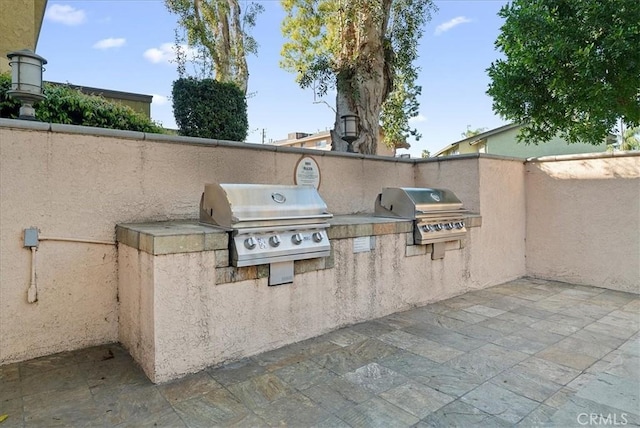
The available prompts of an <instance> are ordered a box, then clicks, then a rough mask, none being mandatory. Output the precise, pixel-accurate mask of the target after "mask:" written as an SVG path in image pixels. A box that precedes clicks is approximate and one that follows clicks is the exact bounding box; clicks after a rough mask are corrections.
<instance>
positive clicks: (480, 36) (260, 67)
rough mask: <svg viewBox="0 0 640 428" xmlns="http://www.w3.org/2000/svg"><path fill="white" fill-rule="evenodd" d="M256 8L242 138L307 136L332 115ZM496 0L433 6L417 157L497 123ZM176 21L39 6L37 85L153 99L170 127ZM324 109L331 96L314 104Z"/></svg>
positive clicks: (425, 41) (104, 8)
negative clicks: (493, 83) (490, 73)
mask: <svg viewBox="0 0 640 428" xmlns="http://www.w3.org/2000/svg"><path fill="white" fill-rule="evenodd" d="M261 3H262V4H263V5H264V6H265V12H264V13H263V14H261V15H260V16H259V17H258V22H257V25H256V27H255V28H254V30H253V32H252V34H253V35H254V37H255V38H256V40H257V41H258V43H259V44H260V47H259V51H258V55H257V56H251V57H250V58H249V73H250V78H249V92H250V93H255V94H254V96H253V97H251V98H250V99H249V100H248V106H249V110H248V113H249V136H248V138H247V141H248V142H252V143H261V142H262V135H263V130H264V135H265V137H266V141H267V142H268V141H269V140H279V139H283V138H286V136H287V134H288V133H289V132H317V131H322V130H325V129H329V128H330V127H332V126H333V112H332V111H331V110H330V109H329V107H327V105H325V104H323V103H314V95H313V92H312V91H311V90H310V89H307V90H303V89H300V88H299V87H298V85H297V84H296V83H295V80H294V79H295V76H294V75H293V74H291V73H288V72H286V71H284V70H282V69H281V68H280V67H279V65H278V63H279V61H280V48H281V46H282V44H283V40H284V39H283V38H282V35H281V32H280V23H281V22H282V18H283V17H284V13H283V11H282V9H281V7H280V4H279V1H277V0H267V1H261ZM504 3H505V2H504V1H493V0H484V1H483V0H442V1H437V2H436V5H437V6H438V9H439V10H438V11H437V12H436V13H435V14H434V15H433V18H432V20H431V22H429V23H428V24H427V26H426V28H425V31H424V35H423V37H422V39H421V42H420V48H419V55H420V58H419V61H418V66H419V67H420V68H421V71H420V74H419V78H418V84H419V85H421V86H422V96H421V98H420V115H419V116H418V117H417V118H415V119H414V120H413V121H412V125H413V126H415V127H416V128H417V129H418V130H419V132H420V133H421V134H422V138H421V139H420V140H419V141H417V142H416V141H410V142H411V149H409V150H400V151H399V153H410V154H411V155H412V156H415V157H419V156H420V153H421V152H422V150H424V149H426V150H429V151H431V153H434V152H436V151H437V150H439V149H441V148H442V147H444V146H446V145H447V144H450V143H452V142H454V141H457V140H459V139H461V138H462V137H461V133H462V132H464V131H465V130H466V128H467V126H470V127H471V128H472V129H475V128H487V129H491V128H495V127H498V126H501V125H503V124H505V123H506V122H505V121H504V120H502V119H501V118H499V117H498V116H496V115H495V114H494V113H493V111H492V110H491V98H489V97H488V96H487V95H486V94H485V91H486V89H487V85H488V83H489V80H488V77H487V75H486V69H487V67H489V65H490V64H491V62H492V61H494V60H495V59H497V58H498V57H499V53H498V52H496V51H495V49H494V42H495V40H496V37H497V36H498V34H499V31H500V26H501V25H502V20H501V18H499V17H498V16H497V12H498V10H499V9H500V7H501V6H502V5H503V4H504ZM176 25H177V24H176V16H174V15H172V14H170V13H169V12H168V11H167V10H166V8H165V7H164V2H163V1H162V0H91V1H73V0H66V1H64V0H60V1H59V0H49V2H48V5H47V12H46V14H45V19H44V23H43V26H42V30H41V34H40V40H39V43H38V48H37V52H38V54H39V55H42V56H43V57H45V58H46V59H47V60H48V64H47V66H46V71H45V75H44V77H45V79H46V80H50V81H57V82H69V83H73V84H75V85H85V86H91V87H98V88H105V89H112V90H118V91H126V92H135V93H141V94H148V95H153V96H154V102H153V104H152V107H151V115H152V118H153V119H154V120H157V121H159V122H161V123H162V124H163V125H164V126H166V127H175V121H174V119H173V112H172V108H171V102H170V95H171V84H172V82H173V81H174V80H175V79H176V78H177V72H176V66H175V64H173V63H170V62H168V61H167V60H168V59H169V58H170V57H171V53H170V48H171V46H172V45H173V44H174V29H175V28H176ZM324 100H325V101H326V102H327V103H329V104H332V105H333V104H334V99H333V98H332V97H327V98H325V99H324Z"/></svg>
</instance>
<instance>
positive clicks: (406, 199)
mask: <svg viewBox="0 0 640 428" xmlns="http://www.w3.org/2000/svg"><path fill="white" fill-rule="evenodd" d="M375 209H376V214H379V215H380V214H382V215H389V214H390V215H393V216H397V217H404V218H411V219H416V218H420V217H421V216H424V215H429V214H433V213H445V212H452V211H457V210H462V202H461V201H460V199H458V198H457V197H456V195H455V194H454V193H453V192H452V191H450V190H447V189H432V188H426V187H425V188H421V187H385V188H384V189H382V193H381V194H380V195H378V200H377V201H376V207H375Z"/></svg>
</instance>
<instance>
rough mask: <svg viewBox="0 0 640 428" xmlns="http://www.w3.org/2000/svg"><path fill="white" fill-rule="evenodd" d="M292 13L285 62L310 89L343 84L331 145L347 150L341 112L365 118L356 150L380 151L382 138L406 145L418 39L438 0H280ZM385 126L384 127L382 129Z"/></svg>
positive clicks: (413, 110)
mask: <svg viewBox="0 0 640 428" xmlns="http://www.w3.org/2000/svg"><path fill="white" fill-rule="evenodd" d="M281 3H282V6H283V8H284V10H285V12H286V17H285V19H284V21H283V23H282V32H283V34H284V36H285V37H286V38H287V39H288V41H287V42H286V43H285V44H284V46H283V48H282V57H283V58H282V61H281V66H282V67H283V68H284V69H286V70H288V71H291V72H294V73H296V80H297V82H298V83H299V84H300V86H302V87H303V88H306V87H312V86H313V87H317V88H318V92H319V93H320V94H321V95H324V94H326V92H327V90H328V89H329V88H335V89H336V93H337V95H336V116H335V123H334V129H333V130H332V131H331V139H332V148H333V149H334V150H338V151H346V149H347V145H346V143H345V142H344V141H342V139H341V138H340V137H341V131H340V117H341V116H343V115H346V114H356V115H357V116H358V117H359V118H360V129H359V137H358V139H357V140H356V141H354V143H353V148H354V151H356V152H361V153H368V154H375V153H376V149H377V142H378V139H379V138H380V136H381V135H384V137H383V138H384V141H385V143H387V144H388V145H389V146H391V147H394V146H396V147H397V146H403V145H404V146H405V147H406V138H407V137H408V136H409V135H414V136H416V137H418V138H419V135H418V133H417V131H416V130H415V129H411V128H410V126H409V119H410V118H412V117H415V116H417V114H418V101H417V97H418V95H419V94H420V91H421V88H420V86H418V85H416V79H417V76H418V69H417V68H416V66H415V65H414V61H415V59H416V58H417V47H418V41H419V39H420V37H421V35H422V31H423V27H424V24H425V23H426V22H427V21H428V20H429V19H430V16H431V15H430V14H431V11H432V10H434V6H433V4H432V1H431V0H281ZM380 123H382V127H383V130H384V132H382V133H381V132H380Z"/></svg>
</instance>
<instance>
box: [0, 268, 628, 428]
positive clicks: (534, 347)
mask: <svg viewBox="0 0 640 428" xmlns="http://www.w3.org/2000/svg"><path fill="white" fill-rule="evenodd" d="M639 314H640V296H638V295H633V294H627V293H622V292H616V291H610V290H604V289H600V288H593V287H584V286H577V285H571V284H564V283H557V282H550V281H541V280H535V279H519V280H516V281H512V282H509V283H507V284H503V285H500V286H496V287H492V288H489V289H486V290H481V291H475V292H469V293H467V294H464V295H461V296H458V297H455V298H452V299H448V300H445V301H442V302H438V303H434V304H431V305H428V306H424V307H421V308H416V309H413V310H410V311H406V312H401V313H397V314H393V315H390V316H387V317H384V318H381V319H377V320H375V321H370V322H365V323H362V324H358V325H354V326H350V327H347V328H343V329H341V330H338V331H335V332H332V333H329V334H325V335H323V336H320V337H318V338H315V339H310V340H307V341H305V342H301V343H297V344H293V345H290V346H287V347H284V348H281V349H277V350H275V351H270V352H267V353H264V354H261V355H258V356H255V357H252V358H248V359H245V360H243V361H240V362H237V363H233V364H229V365H226V366H224V367H218V368H211V369H208V370H205V371H202V372H200V373H197V374H193V375H190V376H187V377H185V378H183V379H181V380H178V381H175V382H172V383H168V384H164V385H154V384H152V383H151V382H150V381H149V380H148V379H147V378H146V377H145V375H144V373H143V372H142V371H141V370H140V368H139V367H138V366H137V365H136V364H135V363H134V362H133V360H132V359H131V357H130V356H129V355H128V354H127V352H126V351H125V350H123V349H122V348H121V347H120V346H119V345H105V346H99V347H94V348H88V349H84V350H80V351H75V352H65V353H61V354H56V355H51V356H47V357H43V358H38V359H35V360H30V361H26V362H22V363H17V364H10V365H4V366H0V415H8V417H7V418H6V420H5V421H4V422H2V423H0V428H9V427H22V426H43V427H49V426H74V427H75V426H135V427H142V426H166V427H184V426H188V427H212V426H240V427H245V426H259V427H261V426H273V425H288V426H296V427H308V426H318V427H348V426H353V427H396V426H397V427H402V426H418V427H433V426H435V427H441V426H442V427H452V426H460V427H475V426H480V427H502V426H525V427H534V426H552V427H573V426H575V427H583V426H594V425H609V426H613V425H616V426H633V425H638V424H640V404H639V401H638V399H639V395H640V334H639V333H638V331H639V329H640V315H639Z"/></svg>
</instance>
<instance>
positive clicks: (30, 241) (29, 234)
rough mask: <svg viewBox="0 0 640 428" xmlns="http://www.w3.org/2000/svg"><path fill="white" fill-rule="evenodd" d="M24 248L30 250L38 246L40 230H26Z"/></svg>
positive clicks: (32, 228)
mask: <svg viewBox="0 0 640 428" xmlns="http://www.w3.org/2000/svg"><path fill="white" fill-rule="evenodd" d="M24 246H25V247H29V248H31V247H37V246H38V229H36V228H35V227H30V228H29V229H25V230H24Z"/></svg>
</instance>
